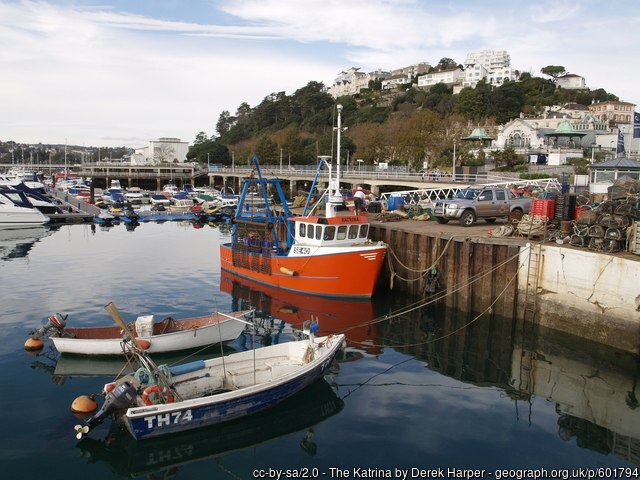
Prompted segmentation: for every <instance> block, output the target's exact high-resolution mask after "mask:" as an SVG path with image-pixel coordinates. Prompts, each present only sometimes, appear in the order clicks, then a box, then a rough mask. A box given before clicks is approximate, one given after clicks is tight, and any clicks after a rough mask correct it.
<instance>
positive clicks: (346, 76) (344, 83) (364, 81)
mask: <svg viewBox="0 0 640 480" xmlns="http://www.w3.org/2000/svg"><path fill="white" fill-rule="evenodd" d="M390 76H391V74H390V73H389V72H385V71H382V70H380V69H378V70H376V71H374V72H369V73H365V72H361V71H360V69H359V68H357V67H351V68H350V69H349V70H346V71H343V72H340V74H339V75H338V77H337V78H336V79H335V80H334V81H333V85H332V86H331V88H329V94H330V95H331V96H332V97H333V98H338V97H341V96H342V95H356V94H357V93H360V90H362V89H363V88H369V82H370V81H371V80H385V79H387V78H389V77H390Z"/></svg>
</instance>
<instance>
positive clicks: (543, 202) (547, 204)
mask: <svg viewBox="0 0 640 480" xmlns="http://www.w3.org/2000/svg"><path fill="white" fill-rule="evenodd" d="M531 215H535V216H537V217H546V218H547V219H549V220H553V218H554V217H555V201H554V200H553V199H550V198H536V199H534V200H533V203H532V204H531Z"/></svg>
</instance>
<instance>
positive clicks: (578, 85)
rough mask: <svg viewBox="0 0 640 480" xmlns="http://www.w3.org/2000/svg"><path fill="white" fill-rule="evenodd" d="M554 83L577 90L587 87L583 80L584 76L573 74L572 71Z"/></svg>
mask: <svg viewBox="0 0 640 480" xmlns="http://www.w3.org/2000/svg"><path fill="white" fill-rule="evenodd" d="M556 85H557V86H558V87H560V88H566V89H574V90H579V89H583V88H587V85H586V83H585V81H584V77H581V76H580V75H574V74H573V73H567V74H566V75H563V76H561V77H558V78H557V80H556Z"/></svg>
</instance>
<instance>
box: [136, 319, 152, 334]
mask: <svg viewBox="0 0 640 480" xmlns="http://www.w3.org/2000/svg"><path fill="white" fill-rule="evenodd" d="M136 334H137V335H138V336H139V337H150V336H151V335H153V315H141V316H139V317H138V318H137V319H136Z"/></svg>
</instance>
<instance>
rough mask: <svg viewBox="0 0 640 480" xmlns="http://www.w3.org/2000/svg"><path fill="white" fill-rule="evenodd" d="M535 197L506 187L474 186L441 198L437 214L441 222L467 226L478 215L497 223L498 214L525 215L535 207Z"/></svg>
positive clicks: (437, 202)
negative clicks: (514, 191)
mask: <svg viewBox="0 0 640 480" xmlns="http://www.w3.org/2000/svg"><path fill="white" fill-rule="evenodd" d="M531 203H532V199H531V197H516V196H515V195H514V194H513V193H512V192H511V191H510V190H508V189H507V188H503V187H486V186H471V187H467V188H465V189H462V190H460V191H459V192H458V193H456V194H455V195H454V197H453V198H451V199H446V200H437V201H436V202H435V205H434V208H433V215H434V216H435V218H436V220H437V221H438V223H443V224H444V223H447V222H449V220H452V219H453V220H458V221H459V222H460V223H461V224H462V225H464V226H465V227H468V226H471V225H473V224H474V223H475V222H476V220H477V219H478V218H482V219H484V220H485V221H486V222H487V223H493V222H495V221H496V218H498V217H507V216H509V215H510V214H514V215H523V214H525V213H529V210H530V209H531Z"/></svg>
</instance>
